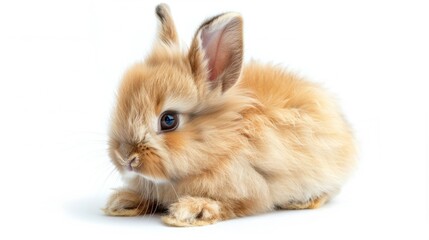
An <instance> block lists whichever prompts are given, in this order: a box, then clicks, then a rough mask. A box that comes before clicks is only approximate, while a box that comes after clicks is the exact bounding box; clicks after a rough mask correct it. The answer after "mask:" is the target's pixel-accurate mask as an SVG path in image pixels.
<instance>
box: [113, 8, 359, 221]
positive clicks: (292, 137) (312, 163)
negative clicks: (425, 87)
mask: <svg viewBox="0 0 429 240" xmlns="http://www.w3.org/2000/svg"><path fill="white" fill-rule="evenodd" d="M157 14H158V16H159V17H160V19H161V22H162V28H161V31H160V38H161V40H162V43H160V44H157V45H156V46H155V48H154V51H153V53H152V54H151V55H150V56H149V57H148V58H147V59H146V61H145V63H142V64H137V65H136V66H134V67H133V68H131V69H130V70H129V72H128V74H127V75H126V76H125V79H124V81H123V83H122V85H121V88H120V90H119V93H118V106H117V108H116V111H115V114H114V117H113V122H112V131H111V140H110V155H111V158H112V160H113V163H114V164H115V165H116V167H117V168H118V170H119V171H120V172H121V173H122V174H123V175H124V179H125V181H126V187H125V188H124V189H122V190H120V191H118V192H117V193H115V194H114V195H113V196H112V197H111V199H110V200H109V202H108V205H107V208H106V210H105V211H106V213H107V214H110V215H137V214H142V213H143V214H144V213H146V212H151V211H154V210H155V209H157V208H168V210H169V214H168V215H167V216H165V217H163V220H164V222H166V223H167V224H171V225H176V226H190V225H204V224H209V223H213V222H216V221H218V220H221V219H229V218H233V217H237V216H245V215H251V214H255V213H261V212H266V211H270V210H273V209H275V208H284V209H303V208H315V207H318V206H320V205H322V204H323V203H324V202H325V201H326V200H328V199H329V198H330V197H332V195H334V194H335V193H336V192H337V191H338V190H339V189H340V187H341V185H342V183H343V182H344V180H345V179H346V177H347V176H348V175H349V173H350V171H351V169H352V167H353V165H354V159H355V149H354V143H353V137H352V134H351V132H350V130H349V127H348V126H347V124H346V122H345V121H344V119H343V118H342V116H341V114H340V112H339V110H338V108H337V106H336V105H335V104H334V103H333V101H332V99H331V98H330V97H329V96H328V95H327V94H326V93H325V92H324V90H323V89H321V88H320V87H318V86H317V85H315V84H312V83H309V82H307V81H304V80H302V79H299V78H297V77H295V76H293V75H290V74H288V73H286V72H284V71H282V70H281V69H279V68H276V67H273V66H269V65H261V64H257V63H250V64H248V65H247V66H245V67H243V68H241V61H242V51H241V49H242V44H241V18H240V17H239V16H238V15H235V14H224V15H219V16H216V17H215V18H213V19H211V20H208V21H206V22H205V23H203V25H202V26H201V27H200V29H199V30H198V31H197V34H196V36H195V39H194V41H193V43H192V45H191V48H190V50H189V52H188V53H182V52H181V51H180V50H179V49H180V48H178V47H177V44H176V42H177V34H176V33H175V28H174V25H173V24H172V20H171V17H170V15H169V14H168V8H166V7H165V6H162V5H161V6H160V7H158V9H157ZM173 30H174V31H173ZM236 82H237V84H235V83H236ZM179 122H180V123H179ZM173 123H174V124H175V125H174V126H173V127H172V125H173Z"/></svg>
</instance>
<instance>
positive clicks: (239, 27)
mask: <svg viewBox="0 0 429 240" xmlns="http://www.w3.org/2000/svg"><path fill="white" fill-rule="evenodd" d="M188 58H189V62H190V65H191V69H192V72H193V74H194V76H195V79H196V81H197V85H199V86H202V85H206V86H207V84H208V86H209V89H210V90H214V89H220V91H221V92H222V93H223V92H225V91H227V90H228V89H229V88H231V87H232V86H233V85H234V84H235V83H236V82H237V80H238V79H239V78H240V74H241V67H242V63H243V21H242V18H241V16H240V15H239V14H237V13H225V14H221V15H218V16H216V17H213V18H212V19H209V20H207V21H206V22H204V23H203V24H202V25H201V26H200V28H199V29H198V30H197V32H196V33H195V37H194V39H193V41H192V44H191V48H190V49H189V53H188Z"/></svg>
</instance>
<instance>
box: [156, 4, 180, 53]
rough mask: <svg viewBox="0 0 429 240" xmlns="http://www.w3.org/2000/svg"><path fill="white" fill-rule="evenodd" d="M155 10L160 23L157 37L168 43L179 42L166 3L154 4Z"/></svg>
mask: <svg viewBox="0 0 429 240" xmlns="http://www.w3.org/2000/svg"><path fill="white" fill-rule="evenodd" d="M155 12H156V15H157V16H158V19H159V21H160V23H161V25H160V27H159V30H158V35H159V39H160V40H161V41H162V42H164V43H166V44H168V45H175V44H179V40H178V36H177V31H176V26H175V25H174V22H173V18H172V17H171V12H170V8H169V7H168V5H167V4H164V3H161V4H159V5H158V6H156V9H155Z"/></svg>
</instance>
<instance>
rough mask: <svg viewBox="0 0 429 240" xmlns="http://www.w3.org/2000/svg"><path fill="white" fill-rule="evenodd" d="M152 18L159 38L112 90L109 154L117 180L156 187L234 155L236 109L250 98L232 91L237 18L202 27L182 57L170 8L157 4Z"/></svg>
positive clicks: (238, 43) (239, 51)
mask: <svg viewBox="0 0 429 240" xmlns="http://www.w3.org/2000/svg"><path fill="white" fill-rule="evenodd" d="M156 14H157V16H158V18H159V20H160V27H159V39H158V40H157V42H156V43H155V44H154V48H153V51H152V52H151V53H150V54H149V56H148V57H147V58H146V60H145V61H144V62H143V63H141V64H136V65H135V66H133V67H131V68H130V69H129V70H128V72H127V73H126V74H125V76H124V79H123V81H122V83H121V86H120V88H119V90H118V98H117V104H116V108H115V110H114V113H113V116H112V122H111V130H110V140H109V153H110V157H111V159H112V161H113V163H114V164H115V166H116V167H117V168H118V170H119V171H120V172H121V173H133V174H139V175H141V176H143V177H145V178H147V179H149V180H152V181H155V182H157V181H158V182H160V181H165V180H167V181H174V180H177V179H182V178H184V177H186V176H188V175H192V174H197V173H201V172H204V171H208V170H209V169H212V168H213V167H215V166H216V165H219V164H222V159H226V158H228V156H230V155H231V154H234V151H236V149H237V147H238V145H239V144H240V141H239V139H238V138H237V137H236V136H237V134H240V133H239V132H237V131H238V129H239V128H240V127H241V126H240V123H239V120H240V119H241V116H240V115H239V114H237V109H238V110H239V109H240V108H241V109H242V108H244V107H245V106H246V104H247V105H248V103H249V101H248V100H249V99H246V98H245V97H242V96H241V97H240V96H237V94H234V93H233V92H234V91H235V90H234V91H232V90H231V87H232V86H234V85H235V84H236V82H237V81H238V80H239V78H240V73H241V67H242V59H243V42H242V19H241V17H240V16H239V15H238V14H235V13H226V14H221V15H218V16H215V17H213V18H211V19H209V20H207V21H205V22H204V23H203V24H202V25H201V26H200V27H199V28H198V30H197V32H196V33H195V36H194V39H193V41H192V43H191V46H190V48H189V50H188V51H183V50H182V49H181V47H180V46H179V40H178V35H177V33H176V28H175V25H174V23H173V20H172V17H171V15H170V11H169V8H168V7H167V6H166V5H164V4H161V5H159V6H158V7H157V8H156ZM228 90H230V91H228ZM232 109H234V110H232Z"/></svg>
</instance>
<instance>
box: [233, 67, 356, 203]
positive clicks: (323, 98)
mask: <svg viewBox="0 0 429 240" xmlns="http://www.w3.org/2000/svg"><path fill="white" fill-rule="evenodd" d="M238 87H239V88H244V89H246V90H250V92H251V93H252V95H253V96H254V97H255V98H256V99H257V100H258V102H260V104H261V110H260V112H259V113H255V114H257V115H258V117H255V115H253V116H252V114H250V115H248V117H247V118H248V121H250V122H252V121H253V122H254V125H255V126H259V127H258V128H259V130H260V131H255V134H254V136H253V137H254V138H255V140H254V141H253V143H254V144H255V148H258V149H260V154H258V155H255V157H254V158H253V160H252V164H253V165H254V167H255V169H257V170H258V171H260V172H261V173H262V174H264V175H266V176H267V180H268V182H269V183H270V184H269V185H270V188H271V193H272V198H273V201H274V203H278V204H281V203H284V202H285V201H291V200H293V199H296V200H300V201H305V200H308V199H311V198H315V197H317V196H320V195H322V194H327V195H329V196H330V195H333V194H335V193H336V192H337V191H338V190H339V188H340V186H341V185H342V183H343V182H344V180H345V179H346V178H347V176H348V175H349V174H350V171H351V170H352V169H353V167H354V163H355V154H356V151H355V143H354V139H353V135H352V133H351V129H350V127H349V125H348V123H347V122H346V121H345V119H344V118H343V116H342V114H341V112H340V110H339V108H338V107H337V105H336V103H335V101H334V99H333V98H332V97H331V96H330V95H329V94H328V93H327V92H326V91H325V90H324V89H323V88H321V87H320V86H318V85H317V84H314V83H311V82H307V81H305V80H303V79H301V78H299V77H297V76H295V75H293V74H290V73H287V72H286V71H285V70H283V69H282V68H279V67H275V66H271V65H261V64H258V63H255V62H252V63H250V64H248V65H247V66H245V68H244V69H243V75H242V79H241V82H240V84H239V85H238ZM261 119H262V120H261Z"/></svg>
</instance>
